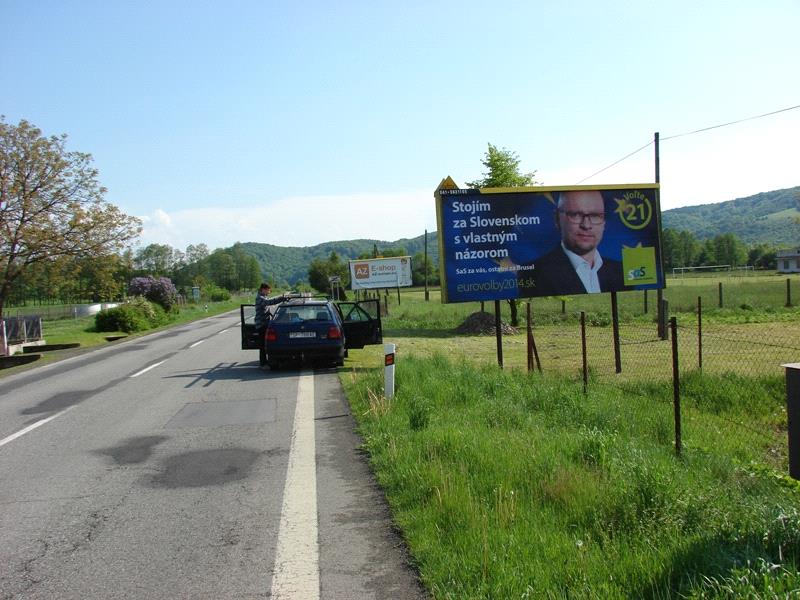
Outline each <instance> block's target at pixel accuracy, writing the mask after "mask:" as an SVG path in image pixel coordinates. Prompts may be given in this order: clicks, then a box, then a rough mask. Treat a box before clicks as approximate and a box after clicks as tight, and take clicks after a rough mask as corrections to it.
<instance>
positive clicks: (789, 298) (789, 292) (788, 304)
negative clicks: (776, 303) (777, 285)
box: [786, 277, 792, 308]
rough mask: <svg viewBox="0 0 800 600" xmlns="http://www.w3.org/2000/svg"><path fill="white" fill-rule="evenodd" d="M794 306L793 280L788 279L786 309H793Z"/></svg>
mask: <svg viewBox="0 0 800 600" xmlns="http://www.w3.org/2000/svg"><path fill="white" fill-rule="evenodd" d="M791 306H792V280H791V279H789V278H788V277H787V278H786V308H791Z"/></svg>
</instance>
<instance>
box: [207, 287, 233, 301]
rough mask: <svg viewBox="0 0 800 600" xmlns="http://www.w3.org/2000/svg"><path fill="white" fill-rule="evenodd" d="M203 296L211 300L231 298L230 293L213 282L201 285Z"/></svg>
mask: <svg viewBox="0 0 800 600" xmlns="http://www.w3.org/2000/svg"><path fill="white" fill-rule="evenodd" d="M203 297H204V298H206V299H208V300H210V301H211V302H227V301H228V300H230V299H231V293H230V292H229V291H228V290H226V289H224V288H221V287H219V286H217V285H214V284H213V283H209V284H207V285H205V286H203Z"/></svg>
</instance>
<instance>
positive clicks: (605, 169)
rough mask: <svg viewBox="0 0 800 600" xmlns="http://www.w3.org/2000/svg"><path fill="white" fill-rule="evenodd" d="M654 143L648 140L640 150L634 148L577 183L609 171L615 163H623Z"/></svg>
mask: <svg viewBox="0 0 800 600" xmlns="http://www.w3.org/2000/svg"><path fill="white" fill-rule="evenodd" d="M652 143H653V142H647V143H646V144H645V145H644V146H642V147H641V148H639V149H638V150H634V151H633V152H631V153H630V154H627V155H625V156H623V157H622V158H620V159H619V160H618V161H616V162H613V163H611V164H610V165H608V166H607V167H603V168H602V169H600V170H599V171H597V172H596V173H592V174H591V175H589V176H588V177H584V178H583V179H581V180H580V181H579V182H578V183H576V184H575V185H580V184H581V183H583V182H584V181H586V180H587V179H591V178H592V177H594V176H595V175H600V173H602V172H603V171H608V170H609V169H610V168H611V167H613V166H615V165H618V164H619V163H621V162H622V161H623V160H627V159H629V158H630V157H631V156H633V155H634V154H638V153H639V152H641V151H642V150H644V149H645V148H647V147H648V146H650V145H651V144H652Z"/></svg>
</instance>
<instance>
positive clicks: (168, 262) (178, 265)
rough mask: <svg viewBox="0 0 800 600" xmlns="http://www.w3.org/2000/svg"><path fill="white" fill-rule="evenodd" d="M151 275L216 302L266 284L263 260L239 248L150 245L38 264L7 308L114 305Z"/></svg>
mask: <svg viewBox="0 0 800 600" xmlns="http://www.w3.org/2000/svg"><path fill="white" fill-rule="evenodd" d="M148 275H149V276H153V277H167V278H169V279H170V280H171V281H172V282H173V284H174V285H175V287H176V288H177V290H178V293H179V294H181V295H184V296H187V297H189V296H191V288H192V287H194V286H197V287H199V288H201V290H202V292H203V295H204V296H205V297H207V298H209V299H214V300H218V299H224V298H225V297H230V294H229V292H232V291H237V290H244V289H255V288H257V287H258V285H259V282H260V281H261V269H260V267H259V264H258V261H257V260H256V258H255V257H253V256H251V255H249V254H247V253H246V252H244V250H243V249H242V247H241V245H240V244H234V245H233V246H232V247H230V248H224V249H223V248H218V249H216V250H214V251H213V252H209V250H208V247H207V246H206V245H205V244H196V245H195V244H190V245H189V246H187V247H186V249H185V251H182V250H179V249H177V248H173V247H172V246H169V245H168V244H149V245H147V246H145V247H143V248H140V249H138V250H136V251H133V250H130V249H127V250H125V251H124V252H121V253H107V254H101V255H95V256H65V257H59V258H53V259H51V260H45V261H39V262H37V263H35V264H33V265H31V266H30V267H29V268H27V269H25V271H24V272H23V273H22V274H21V275H20V276H19V277H18V278H17V279H16V280H15V281H14V283H13V285H12V286H11V288H10V293H9V294H8V302H7V304H8V305H10V306H14V305H21V304H24V303H26V302H33V303H34V304H51V303H60V304H71V303H77V302H111V301H115V300H120V299H122V298H124V297H125V296H126V295H127V292H128V285H129V284H130V282H131V281H132V280H133V279H134V278H136V277H141V276H148Z"/></svg>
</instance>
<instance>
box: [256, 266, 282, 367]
mask: <svg viewBox="0 0 800 600" xmlns="http://www.w3.org/2000/svg"><path fill="white" fill-rule="evenodd" d="M271 291H272V286H270V284H268V283H267V282H264V283H262V284H261V286H260V287H259V288H258V293H257V294H256V315H255V319H254V321H255V326H256V335H257V336H258V340H259V343H260V344H261V345H260V347H259V351H258V354H259V363H260V364H261V365H262V366H263V365H265V364H267V355H266V350H265V348H264V334H265V333H266V331H267V326H268V325H269V320H270V318H271V317H272V314H271V313H270V312H269V307H270V306H273V305H275V304H280V303H281V302H283V301H284V300H285V294H284V295H282V296H273V297H270V295H269V294H270V292H271Z"/></svg>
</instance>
